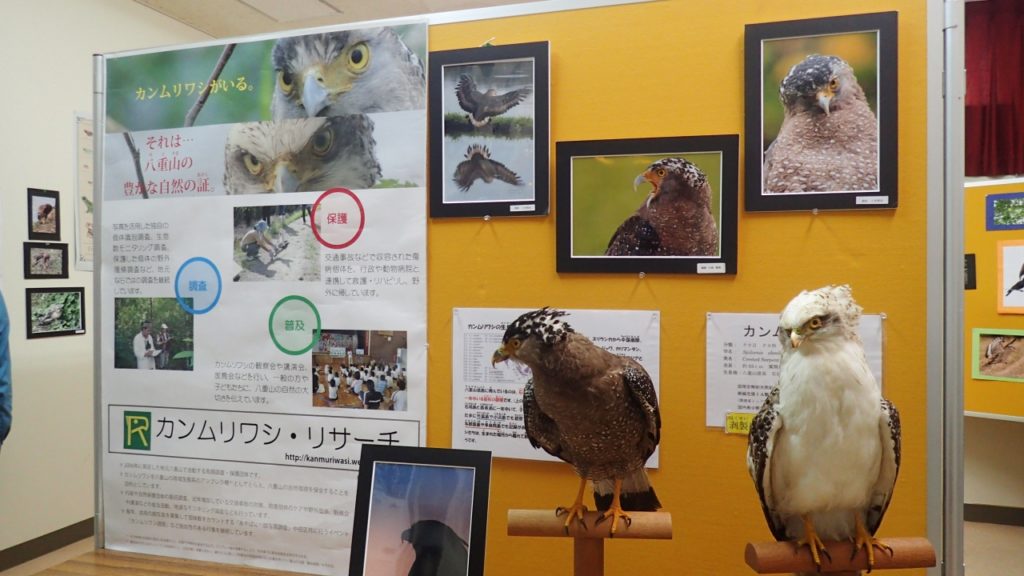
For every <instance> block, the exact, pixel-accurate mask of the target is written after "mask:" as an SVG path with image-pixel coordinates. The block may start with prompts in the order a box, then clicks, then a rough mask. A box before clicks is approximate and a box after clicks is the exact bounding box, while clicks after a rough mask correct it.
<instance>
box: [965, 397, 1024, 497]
mask: <svg viewBox="0 0 1024 576" xmlns="http://www.w3.org/2000/svg"><path fill="white" fill-rule="evenodd" d="M964 503H966V504H988V505H991V506H1008V507H1013V508H1024V423H1021V422H1009V421H1006V420H994V419H991V418H971V417H968V418H965V419H964Z"/></svg>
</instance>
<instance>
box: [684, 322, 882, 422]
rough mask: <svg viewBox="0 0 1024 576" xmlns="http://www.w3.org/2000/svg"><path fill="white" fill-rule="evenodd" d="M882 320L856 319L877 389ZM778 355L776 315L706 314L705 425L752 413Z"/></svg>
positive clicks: (773, 378)
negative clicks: (735, 414)
mask: <svg viewBox="0 0 1024 576" xmlns="http://www.w3.org/2000/svg"><path fill="white" fill-rule="evenodd" d="M883 319H884V317H883V316H882V315H877V314H864V315H862V316H861V317H860V339H861V341H862V342H863V344H864V350H865V352H866V354H867V360H868V366H870V367H871V373H872V374H873V375H874V377H875V381H877V382H878V384H879V386H881V384H882V336H883V335H882V320H883ZM781 357H782V346H781V344H780V343H779V315H778V314H733V313H721V312H711V313H709V314H708V316H707V354H706V361H707V372H706V373H707V381H706V387H707V405H706V413H705V422H704V425H705V426H710V427H721V426H723V425H726V416H727V415H729V414H734V413H742V414H750V415H753V414H756V413H757V411H758V410H760V409H761V404H763V403H764V399H765V398H767V397H768V394H769V393H770V392H771V391H772V388H774V387H775V385H776V384H777V383H778V381H779V359H780V358H781ZM739 428H742V425H741V426H739ZM737 431H739V430H737Z"/></svg>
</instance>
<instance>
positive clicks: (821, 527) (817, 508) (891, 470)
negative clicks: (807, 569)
mask: <svg viewBox="0 0 1024 576" xmlns="http://www.w3.org/2000/svg"><path fill="white" fill-rule="evenodd" d="M860 313H861V308H860V306H858V305H857V303H856V302H854V300H853V297H852V295H851V294H850V288H849V286H826V287H824V288H820V289H818V290H814V291H811V292H807V291H804V292H801V293H800V294H798V295H797V296H796V297H795V298H793V300H791V301H790V302H789V304H788V305H786V308H785V309H784V310H783V311H782V316H781V317H780V318H779V340H780V342H781V344H782V347H783V352H782V359H781V361H780V363H779V383H778V385H776V386H775V388H774V389H773V390H772V391H771V393H770V394H769V395H768V398H767V399H766V400H765V403H764V405H763V406H762V407H761V410H760V411H759V412H758V413H757V416H756V417H754V420H753V422H752V423H751V426H750V436H749V444H748V448H747V468H748V470H749V471H750V476H751V478H753V480H754V486H755V488H756V489H757V495H758V497H759V498H760V500H761V508H762V510H763V511H764V517H765V519H766V520H767V521H768V527H769V528H770V529H771V531H772V535H773V536H775V538H776V539H777V540H780V541H781V540H791V541H794V542H796V544H797V545H798V546H808V547H809V548H810V550H811V556H812V558H813V559H814V563H815V564H816V565H817V566H818V569H819V571H820V569H821V556H823V555H824V556H825V557H826V558H829V557H828V552H827V550H826V548H825V544H824V543H823V540H852V541H853V542H854V553H855V554H857V553H859V552H860V550H861V549H864V551H865V553H866V554H867V565H868V569H869V570H870V568H871V567H872V566H874V558H875V552H874V549H875V548H879V549H880V550H884V551H886V552H888V553H889V554H892V549H891V548H890V547H889V546H887V545H885V544H883V543H882V542H881V541H880V540H878V539H877V538H875V532H876V531H877V530H878V527H879V525H880V524H881V523H882V517H883V516H885V512H886V510H887V509H888V508H889V502H890V501H891V500H892V493H893V487H894V486H895V483H896V475H897V473H898V472H899V469H900V443H901V432H900V417H899V412H898V411H897V410H896V407H895V406H893V405H892V403H891V402H889V401H888V400H886V399H885V398H883V397H882V393H881V390H880V389H879V386H878V383H877V382H876V381H875V378H874V376H872V374H871V370H870V369H869V367H868V363H867V359H866V358H865V355H864V347H863V345H862V344H861V341H860V337H859V336H858V332H857V330H858V325H859V320H860Z"/></svg>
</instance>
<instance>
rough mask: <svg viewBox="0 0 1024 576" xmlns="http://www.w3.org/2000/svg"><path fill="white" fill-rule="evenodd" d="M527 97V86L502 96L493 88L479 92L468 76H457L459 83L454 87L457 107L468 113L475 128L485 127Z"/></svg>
mask: <svg viewBox="0 0 1024 576" xmlns="http://www.w3.org/2000/svg"><path fill="white" fill-rule="evenodd" d="M529 95H530V87H529V86H524V87H522V88H518V89H516V90H509V91H508V92H505V93H503V94H498V92H497V90H495V89H494V88H491V89H489V90H487V91H486V92H480V91H479V90H477V89H476V81H475V80H473V77H472V76H470V75H469V74H462V75H461V76H459V83H458V84H457V85H456V86H455V96H456V98H458V100H459V106H460V107H462V109H463V110H465V111H466V112H468V113H469V121H470V123H471V124H473V126H474V127H476V128H480V127H482V126H485V125H487V123H488V122H490V121H491V118H493V117H495V116H499V115H501V114H504V113H505V112H508V111H509V109H510V108H512V107H513V106H516V105H518V104H519V103H520V102H522V101H523V100H526V97H527V96H529Z"/></svg>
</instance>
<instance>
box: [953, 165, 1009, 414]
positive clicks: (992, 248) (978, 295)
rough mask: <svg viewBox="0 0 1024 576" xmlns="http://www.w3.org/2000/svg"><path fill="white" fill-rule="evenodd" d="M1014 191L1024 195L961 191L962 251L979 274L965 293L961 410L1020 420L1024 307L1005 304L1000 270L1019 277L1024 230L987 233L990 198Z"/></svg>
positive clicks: (994, 188) (998, 189) (992, 189)
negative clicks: (998, 337)
mask: <svg viewBox="0 0 1024 576" xmlns="http://www.w3.org/2000/svg"><path fill="white" fill-rule="evenodd" d="M1014 192H1018V193H1019V192H1024V183H1016V184H991V185H985V186H970V187H968V188H965V190H964V251H965V252H966V253H967V254H974V255H975V256H974V258H975V268H976V270H977V288H976V289H975V290H966V291H965V292H964V409H965V410H967V411H968V412H977V413H983V414H994V415H998V416H1013V417H1017V418H1024V382H1021V378H1024V337H1022V336H1019V334H1020V331H1021V329H1022V328H1024V315H1022V314H1021V313H1022V312H1024V309H1022V308H1020V307H1016V306H1010V305H1005V304H1007V303H1009V302H1013V300H1009V299H1007V294H1006V293H1007V291H1008V289H1009V288H1012V287H1013V286H1012V285H1013V282H1009V283H1008V282H1007V280H1006V279H1005V278H1004V277H1003V271H1004V269H1005V270H1006V271H1007V274H1008V275H1009V276H1013V277H1015V278H1016V276H1017V275H1018V270H1019V269H1020V267H1021V262H1020V261H1019V260H1020V259H1019V257H1016V256H1017V255H1018V253H1019V252H1020V251H1021V249H1022V248H1024V246H1022V244H1024V229H1018V230H1013V229H1002V230H998V229H997V230H987V229H986V206H987V204H988V203H989V202H990V201H991V200H992V199H991V198H989V197H990V196H992V195H995V194H999V195H1004V194H1008V193H1014ZM997 227H1000V226H998V223H997ZM1003 256H1007V257H1011V256H1012V257H1013V258H1009V259H1010V260H1012V261H1009V262H1002V260H1003V258H1002V257H1003ZM1000 308H1002V309H1003V310H1004V311H1005V312H1003V313H1001V312H1000ZM996 336H1001V337H1002V338H1001V339H1000V340H996V339H995V338H994V337H996ZM975 375H977V376H980V377H979V378H975Z"/></svg>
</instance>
